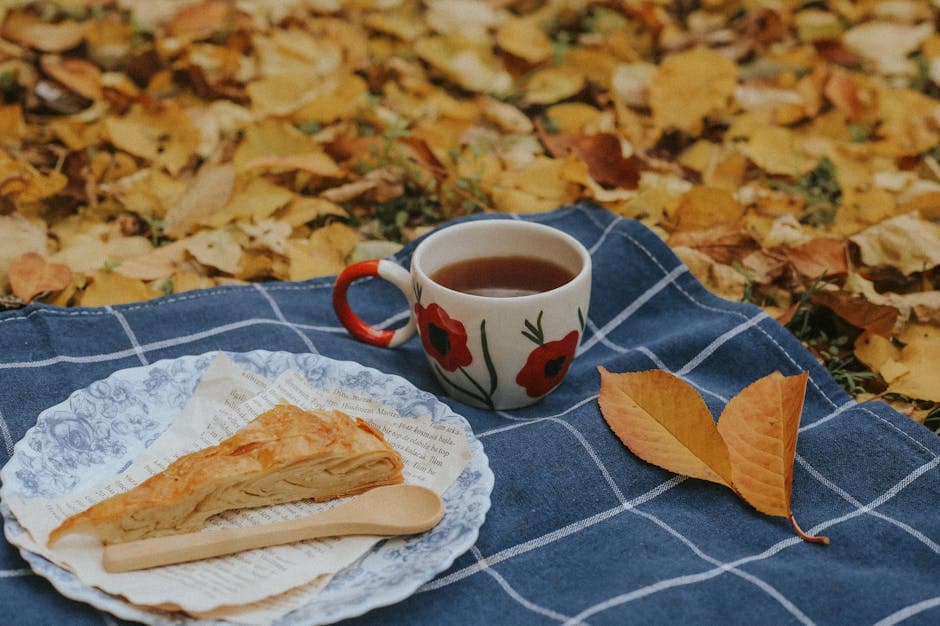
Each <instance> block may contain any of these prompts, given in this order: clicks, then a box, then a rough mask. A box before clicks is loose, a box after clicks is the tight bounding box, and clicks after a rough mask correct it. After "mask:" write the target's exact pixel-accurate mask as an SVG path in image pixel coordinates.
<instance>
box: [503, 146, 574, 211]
mask: <svg viewBox="0 0 940 626" xmlns="http://www.w3.org/2000/svg"><path fill="white" fill-rule="evenodd" d="M564 166H565V159H550V158H547V157H537V158H535V159H533V160H532V161H531V162H530V163H529V164H527V165H526V166H525V167H523V168H520V169H517V170H509V171H504V172H503V173H502V175H501V177H500V187H502V188H506V189H518V190H522V191H525V192H528V193H529V194H531V195H533V196H535V197H537V198H542V199H544V200H549V201H552V202H555V203H556V207H555V208H558V207H559V206H561V205H562V204H565V203H567V202H570V201H571V200H573V199H574V198H575V197H576V195H577V188H576V187H575V186H574V185H572V184H571V183H569V182H567V181H566V180H565V178H564V176H563V171H564Z"/></svg>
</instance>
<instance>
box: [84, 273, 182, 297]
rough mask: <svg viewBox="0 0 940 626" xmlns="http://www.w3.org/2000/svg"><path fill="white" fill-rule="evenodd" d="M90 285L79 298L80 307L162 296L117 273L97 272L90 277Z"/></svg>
mask: <svg viewBox="0 0 940 626" xmlns="http://www.w3.org/2000/svg"><path fill="white" fill-rule="evenodd" d="M90 278H91V283H90V284H89V285H88V287H86V288H85V291H84V293H82V296H81V305H82V306H107V305H112V304H127V303H129V302H140V301H141V300H150V299H151V298H157V297H159V296H162V295H163V293H162V292H160V291H157V290H156V289H154V288H153V287H150V286H149V285H147V284H146V283H144V281H142V280H137V279H135V278H128V277H127V276H123V275H121V274H118V273H117V272H109V271H107V270H99V271H97V272H94V273H93V274H92V275H91V277H90Z"/></svg>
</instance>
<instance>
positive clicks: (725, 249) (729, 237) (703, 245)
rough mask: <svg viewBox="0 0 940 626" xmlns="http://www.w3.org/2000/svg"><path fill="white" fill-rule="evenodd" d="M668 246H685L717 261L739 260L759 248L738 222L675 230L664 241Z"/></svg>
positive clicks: (725, 262)
mask: <svg viewBox="0 0 940 626" xmlns="http://www.w3.org/2000/svg"><path fill="white" fill-rule="evenodd" d="M666 243H668V244H669V247H671V248H674V247H676V246H685V247H688V248H692V249H694V250H698V251H699V252H704V253H705V254H707V255H708V256H710V257H711V258H713V259H715V260H716V261H718V262H719V263H724V264H725V265H731V264H732V263H734V262H735V261H737V262H739V263H740V262H741V261H743V260H744V259H745V258H747V257H748V256H749V255H751V254H752V253H754V252H757V251H758V250H760V249H761V247H760V244H758V243H757V241H755V240H754V237H753V236H751V234H750V233H748V232H747V230H746V229H744V228H743V227H741V226H740V225H739V224H734V223H730V224H720V225H718V226H715V227H714V228H709V229H708V230H702V231H694V232H675V233H673V234H672V235H670V237H669V239H668V240H667V241H666Z"/></svg>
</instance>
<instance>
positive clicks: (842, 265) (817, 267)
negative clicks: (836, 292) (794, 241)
mask: <svg viewBox="0 0 940 626" xmlns="http://www.w3.org/2000/svg"><path fill="white" fill-rule="evenodd" d="M775 252H777V253H779V254H781V255H782V256H783V257H784V258H785V259H786V260H787V261H789V262H790V264H791V265H793V268H794V269H795V270H796V271H798V272H799V273H800V274H802V275H803V276H806V277H807V278H818V277H819V276H821V275H822V274H823V273H824V272H825V274H826V277H827V278H833V277H836V276H845V275H846V274H847V273H848V271H849V266H848V262H847V261H846V258H845V244H844V243H843V242H841V241H838V240H836V239H829V238H826V237H817V238H815V239H812V240H810V241H807V242H806V243H804V244H802V245H799V246H796V247H794V248H785V247H781V248H778V249H776V250H775Z"/></svg>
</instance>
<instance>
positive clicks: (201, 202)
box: [164, 163, 235, 238]
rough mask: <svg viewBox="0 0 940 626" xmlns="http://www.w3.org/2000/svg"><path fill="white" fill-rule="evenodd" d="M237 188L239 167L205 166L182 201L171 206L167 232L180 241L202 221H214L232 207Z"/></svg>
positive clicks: (187, 188)
mask: <svg viewBox="0 0 940 626" xmlns="http://www.w3.org/2000/svg"><path fill="white" fill-rule="evenodd" d="M234 186H235V168H234V167H232V165H231V164H228V163H226V164H224V165H211V164H209V165H204V166H203V167H201V168H200V169H199V171H198V172H197V173H196V176H194V177H193V179H192V180H191V181H189V185H188V186H187V187H186V190H185V191H183V193H182V194H181V195H180V196H179V199H178V200H177V201H175V202H173V203H172V204H171V205H169V208H168V209H167V211H166V217H165V221H166V226H165V228H164V232H165V233H166V234H167V235H169V236H170V237H176V238H179V237H183V236H185V235H188V234H189V233H191V232H192V231H193V230H195V227H196V225H198V224H199V223H200V221H201V220H205V219H210V218H211V217H212V216H213V215H214V214H215V213H216V212H218V211H221V210H222V208H223V207H225V205H226V204H228V201H229V199H230V198H231V197H232V190H233V189H234Z"/></svg>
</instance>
